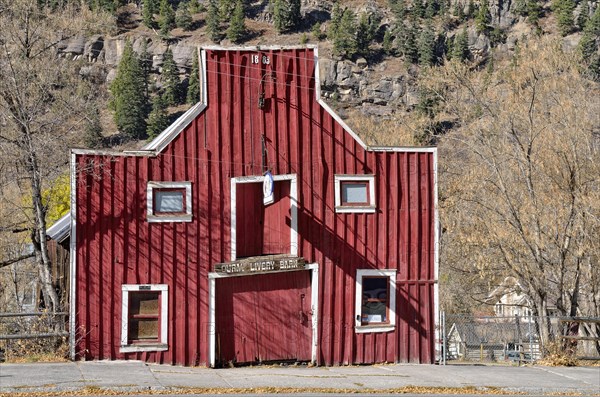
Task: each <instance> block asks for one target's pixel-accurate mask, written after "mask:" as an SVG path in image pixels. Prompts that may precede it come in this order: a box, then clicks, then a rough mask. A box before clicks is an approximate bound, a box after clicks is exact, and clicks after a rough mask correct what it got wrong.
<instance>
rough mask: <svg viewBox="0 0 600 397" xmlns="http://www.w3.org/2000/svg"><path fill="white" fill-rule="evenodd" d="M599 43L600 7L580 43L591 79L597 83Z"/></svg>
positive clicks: (590, 20)
mask: <svg viewBox="0 0 600 397" xmlns="http://www.w3.org/2000/svg"><path fill="white" fill-rule="evenodd" d="M598 42H600V7H596V11H594V14H593V15H592V17H591V18H590V19H589V21H588V22H587V24H586V25H585V28H584V30H583V35H582V36H581V40H580V41H579V51H580V52H581V57H582V58H583V61H584V62H585V64H586V67H587V70H588V73H589V75H590V77H591V78H592V79H594V80H596V81H598V80H600V55H599V54H598Z"/></svg>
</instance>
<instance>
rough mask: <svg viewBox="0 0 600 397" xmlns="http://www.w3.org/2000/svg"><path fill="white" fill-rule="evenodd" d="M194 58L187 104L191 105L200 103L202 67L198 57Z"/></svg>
mask: <svg viewBox="0 0 600 397" xmlns="http://www.w3.org/2000/svg"><path fill="white" fill-rule="evenodd" d="M193 58H194V61H193V62H192V70H191V71H190V80H189V83H188V91H187V96H186V102H187V103H189V104H190V105H193V104H195V103H196V102H199V101H200V66H199V64H198V57H197V56H196V55H194V57H193Z"/></svg>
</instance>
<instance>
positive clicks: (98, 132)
mask: <svg viewBox="0 0 600 397" xmlns="http://www.w3.org/2000/svg"><path fill="white" fill-rule="evenodd" d="M102 141H103V138H102V124H100V112H99V111H98V108H97V107H95V106H94V108H93V109H92V111H91V114H90V115H89V118H88V120H87V123H86V126H85V131H84V135H83V142H84V144H85V146H86V147H88V148H99V147H102V146H103V145H102Z"/></svg>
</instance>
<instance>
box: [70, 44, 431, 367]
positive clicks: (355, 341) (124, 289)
mask: <svg viewBox="0 0 600 397" xmlns="http://www.w3.org/2000/svg"><path fill="white" fill-rule="evenodd" d="M316 52H317V50H316V48H311V47H295V48H283V49H282V48H279V47H278V48H274V47H268V48H264V47H260V48H258V47H257V48H234V49H222V48H214V47H209V48H205V49H203V50H201V51H199V56H200V60H201V62H200V65H201V72H200V74H201V76H200V77H201V79H202V93H201V96H202V100H201V102H200V103H198V104H196V105H195V106H193V107H192V108H191V109H190V110H189V111H188V112H186V113H185V114H183V115H182V116H181V117H180V118H179V120H177V121H176V122H175V123H174V124H173V125H172V126H170V127H169V128H168V129H167V130H165V131H164V132H163V133H162V134H160V135H159V136H158V137H157V138H156V139H155V140H154V141H152V142H151V143H149V144H148V145H147V146H146V147H145V148H144V150H141V151H135V152H123V153H110V152H98V151H87V150H73V152H72V169H71V171H72V174H73V177H72V207H71V208H72V212H71V219H72V225H71V227H72V229H71V237H72V238H71V250H72V252H71V258H72V264H71V278H72V282H73V283H75V284H74V285H75V288H72V289H71V291H72V292H71V332H72V333H73V334H72V338H71V340H72V341H74V342H72V355H73V357H74V358H81V359H140V360H144V361H148V362H156V363H170V364H182V365H208V366H215V365H216V366H218V365H221V364H224V363H244V362H259V361H260V362H265V361H271V360H298V361H313V362H315V363H316V364H320V365H338V364H352V363H376V362H421V363H431V362H433V361H434V360H435V359H436V349H435V336H436V331H435V327H436V315H437V249H436V247H437V226H436V221H437V211H436V202H437V200H436V150H435V149H434V148H390V147H385V148H384V147H367V146H366V145H365V144H364V143H363V142H362V141H361V140H360V138H358V137H357V136H356V135H355V134H354V133H353V132H352V131H351V130H350V129H349V128H348V127H347V126H346V125H345V124H344V123H343V121H341V120H340V118H339V117H338V116H336V115H335V114H334V113H333V111H332V110H331V109H330V108H329V107H328V106H327V105H326V104H325V103H323V102H322V101H321V100H320V92H319V91H320V90H319V78H318V63H317V57H316ZM265 179H266V181H265Z"/></svg>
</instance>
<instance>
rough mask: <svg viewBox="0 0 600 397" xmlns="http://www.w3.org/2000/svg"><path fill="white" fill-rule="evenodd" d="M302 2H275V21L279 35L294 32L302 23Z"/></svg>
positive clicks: (287, 0)
mask: <svg viewBox="0 0 600 397" xmlns="http://www.w3.org/2000/svg"><path fill="white" fill-rule="evenodd" d="M301 20H302V15H301V14H300V0H275V1H274V3H273V21H274V23H275V29H277V31H278V32H279V33H284V32H289V31H292V30H294V29H295V28H296V27H297V26H298V24H299V23H300V21H301Z"/></svg>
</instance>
